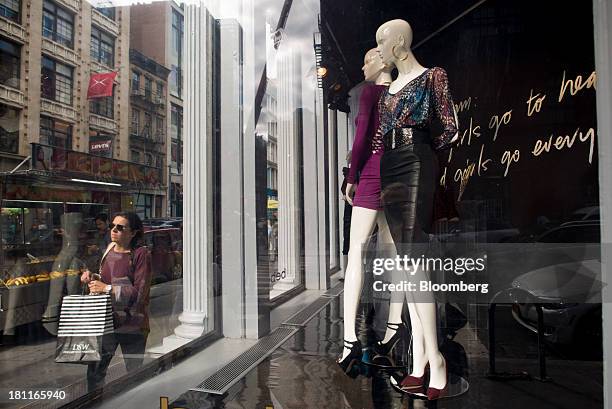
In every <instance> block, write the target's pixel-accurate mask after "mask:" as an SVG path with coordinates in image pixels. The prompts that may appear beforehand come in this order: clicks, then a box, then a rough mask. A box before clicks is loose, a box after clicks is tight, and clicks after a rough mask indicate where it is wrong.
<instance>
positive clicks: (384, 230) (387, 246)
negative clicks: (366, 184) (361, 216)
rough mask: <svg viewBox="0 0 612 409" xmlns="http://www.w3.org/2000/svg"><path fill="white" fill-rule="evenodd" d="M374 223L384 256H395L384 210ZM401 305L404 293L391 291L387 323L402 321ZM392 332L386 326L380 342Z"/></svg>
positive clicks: (386, 339)
mask: <svg viewBox="0 0 612 409" xmlns="http://www.w3.org/2000/svg"><path fill="white" fill-rule="evenodd" d="M376 223H377V224H378V242H379V243H380V244H382V245H383V250H384V252H385V253H386V254H384V257H387V258H393V257H395V255H396V254H397V252H395V246H394V245H393V237H392V236H391V231H390V230H389V225H388V224H387V219H386V217H385V214H384V212H379V214H378V217H377V219H376ZM397 273H399V272H394V277H393V281H394V282H399V281H401V278H402V277H400V276H399V274H397ZM403 306H404V295H403V294H402V293H401V292H399V291H393V292H391V300H390V304H389V318H388V319H387V322H388V323H393V324H397V323H400V322H402V308H403ZM394 334H395V330H394V329H391V328H389V327H387V330H386V332H385V337H384V338H383V340H382V343H383V344H384V343H387V342H388V341H389V340H390V339H391V337H392V336H393V335H394Z"/></svg>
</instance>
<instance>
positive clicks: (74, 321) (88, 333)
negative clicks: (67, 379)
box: [55, 294, 114, 364]
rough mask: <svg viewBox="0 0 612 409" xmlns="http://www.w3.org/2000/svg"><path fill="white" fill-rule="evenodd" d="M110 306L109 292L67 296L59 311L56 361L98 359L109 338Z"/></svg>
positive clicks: (96, 360) (82, 362)
mask: <svg viewBox="0 0 612 409" xmlns="http://www.w3.org/2000/svg"><path fill="white" fill-rule="evenodd" d="M113 329H114V325H113V308H112V304H111V296H110V294H98V295H68V296H65V297H64V298H63V301H62V308H61V310H60V319H59V328H58V333H57V347H56V353H55V362H58V363H74V364H89V363H93V362H98V361H100V359H101V358H102V354H103V353H104V350H105V349H104V346H105V344H106V343H108V342H110V340H112V337H113V336H114V334H113Z"/></svg>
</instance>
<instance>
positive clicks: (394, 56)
mask: <svg viewBox="0 0 612 409" xmlns="http://www.w3.org/2000/svg"><path fill="white" fill-rule="evenodd" d="M376 44H378V47H376V50H377V51H378V53H379V54H380V57H381V59H382V62H383V64H387V65H395V64H396V63H397V62H398V61H404V60H406V58H408V56H409V55H410V54H411V51H410V47H411V46H412V27H410V24H408V22H407V21H405V20H399V19H397V20H390V21H387V22H386V23H384V24H383V25H381V26H380V27H379V28H378V30H376Z"/></svg>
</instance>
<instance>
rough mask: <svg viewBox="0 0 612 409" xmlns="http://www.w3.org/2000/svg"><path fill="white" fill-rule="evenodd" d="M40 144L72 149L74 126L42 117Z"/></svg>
mask: <svg viewBox="0 0 612 409" xmlns="http://www.w3.org/2000/svg"><path fill="white" fill-rule="evenodd" d="M40 143H42V144H43V145H51V146H57V147H59V148H65V149H72V125H71V124H69V123H67V122H64V121H60V120H58V119H55V118H50V117H46V116H41V117H40Z"/></svg>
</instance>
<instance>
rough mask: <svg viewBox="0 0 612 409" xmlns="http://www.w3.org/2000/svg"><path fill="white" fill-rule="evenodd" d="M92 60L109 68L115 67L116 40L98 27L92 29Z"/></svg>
mask: <svg viewBox="0 0 612 409" xmlns="http://www.w3.org/2000/svg"><path fill="white" fill-rule="evenodd" d="M91 58H92V60H94V61H97V62H99V63H101V64H104V65H106V66H107V67H113V66H114V65H115V63H114V61H115V38H114V37H112V36H111V35H109V34H106V33H105V32H104V31H102V30H100V29H99V28H97V27H92V28H91Z"/></svg>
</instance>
